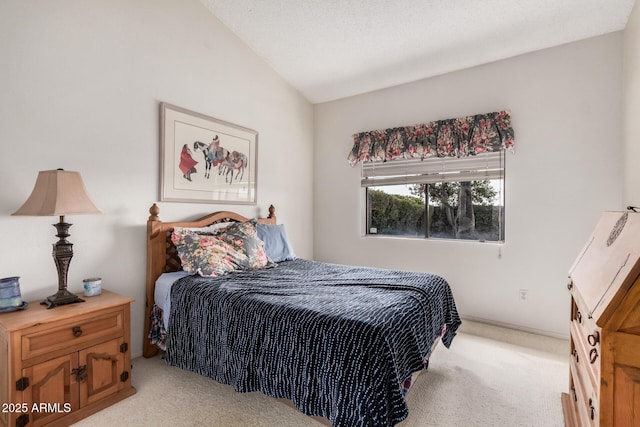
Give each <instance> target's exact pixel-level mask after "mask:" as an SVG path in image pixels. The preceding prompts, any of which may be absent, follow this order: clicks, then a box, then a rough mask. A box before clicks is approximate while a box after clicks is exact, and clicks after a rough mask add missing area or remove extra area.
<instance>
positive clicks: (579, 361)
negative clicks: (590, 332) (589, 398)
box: [571, 321, 600, 394]
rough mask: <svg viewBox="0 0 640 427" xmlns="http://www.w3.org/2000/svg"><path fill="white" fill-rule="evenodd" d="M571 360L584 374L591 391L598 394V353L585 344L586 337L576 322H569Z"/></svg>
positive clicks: (597, 350)
mask: <svg viewBox="0 0 640 427" xmlns="http://www.w3.org/2000/svg"><path fill="white" fill-rule="evenodd" d="M571 342H572V345H571V347H572V349H571V350H572V356H573V357H572V360H573V361H574V362H575V363H576V366H578V367H579V368H580V369H581V371H583V372H584V379H585V381H589V385H590V387H591V389H593V390H595V391H596V394H599V390H600V387H599V380H600V353H599V349H594V348H592V347H591V346H590V345H589V343H588V342H587V337H585V336H584V335H582V333H581V330H580V326H579V325H578V324H577V322H575V321H573V322H571Z"/></svg>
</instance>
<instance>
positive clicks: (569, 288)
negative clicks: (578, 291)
mask: <svg viewBox="0 0 640 427" xmlns="http://www.w3.org/2000/svg"><path fill="white" fill-rule="evenodd" d="M567 289H568V290H571V289H573V282H569V283H567Z"/></svg>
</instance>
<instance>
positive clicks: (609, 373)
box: [562, 211, 640, 427]
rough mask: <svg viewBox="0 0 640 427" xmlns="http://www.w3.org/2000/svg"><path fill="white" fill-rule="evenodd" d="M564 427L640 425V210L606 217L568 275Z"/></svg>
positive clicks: (604, 215) (615, 213)
mask: <svg viewBox="0 0 640 427" xmlns="http://www.w3.org/2000/svg"><path fill="white" fill-rule="evenodd" d="M568 288H569V291H570V293H571V350H570V351H571V356H570V364H569V365H570V378H569V392H568V393H563V394H562V407H563V411H564V418H565V424H566V425H567V426H576V427H587V426H616V427H633V426H636V427H640V213H634V212H631V211H630V212H605V213H604V214H603V215H602V217H601V218H600V221H599V222H598V225H597V226H596V228H595V230H594V231H593V234H592V235H591V236H590V237H589V239H588V240H587V243H586V244H585V246H584V248H583V250H582V252H581V253H580V254H579V255H578V258H577V259H576V261H575V262H574V264H573V266H572V267H571V270H570V273H569V284H568Z"/></svg>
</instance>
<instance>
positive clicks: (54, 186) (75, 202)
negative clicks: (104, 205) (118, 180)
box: [12, 169, 102, 216]
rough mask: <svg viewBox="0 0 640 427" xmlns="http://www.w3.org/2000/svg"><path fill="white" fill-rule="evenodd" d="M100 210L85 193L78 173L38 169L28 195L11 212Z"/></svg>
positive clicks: (35, 213) (45, 213)
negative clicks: (15, 209) (33, 184)
mask: <svg viewBox="0 0 640 427" xmlns="http://www.w3.org/2000/svg"><path fill="white" fill-rule="evenodd" d="M101 212H102V211H101V210H100V209H98V208H97V207H96V205H95V204H94V203H93V202H92V201H91V198H90V197H89V195H88V194H87V189H86V187H85V186H84V183H83V182H82V177H81V176H80V173H79V172H74V171H65V170H62V169H58V170H49V171H40V172H39V173H38V179H37V180H36V185H35V186H34V187H33V191H32V192H31V195H30V196H29V198H28V199H27V201H26V202H24V204H23V205H22V207H20V209H18V210H17V211H15V212H14V213H13V214H12V215H29V216H55V215H72V214H73V215H76V214H95V213H101Z"/></svg>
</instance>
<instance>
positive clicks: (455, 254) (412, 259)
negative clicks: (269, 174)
mask: <svg viewBox="0 0 640 427" xmlns="http://www.w3.org/2000/svg"><path fill="white" fill-rule="evenodd" d="M622 40H623V37H622V34H621V33H614V34H610V35H607V36H602V37H598V38H593V39H589V40H585V41H581V42H577V43H572V44H568V45H564V46H561V47H557V48H553V49H547V50H543V51H539V52H535V53H532V54H528V55H523V56H519V57H515V58H512V59H508V60H504V61H500V62H495V63H492V64H488V65H485V66H480V67H476V68H472V69H468V70H464V71H460V72H456V73H450V74H446V75H443V76H439V77H435V78H430V79H426V80H422V81H419V82H415V83H411V84H406V85H402V86H397V87H393V88H390V89H386V90H381V91H377V92H373V93H369V94H364V95H359V96H354V97H351V98H347V99H343V100H338V101H334V102H328V103H324V104H318V105H316V106H315V146H314V162H315V163H314V164H315V171H314V174H315V184H314V201H315V210H314V212H315V213H314V215H315V220H314V225H315V233H314V236H315V237H314V255H315V259H317V260H320V261H330V262H338V263H347V264H359V265H369V266H379V267H384V268H400V269H409V270H415V271H427V272H434V273H438V274H440V275H442V276H443V277H445V278H446V279H448V281H449V282H450V284H451V286H452V288H453V292H454V295H455V297H456V301H457V304H458V309H459V311H460V313H461V314H462V315H463V316H466V317H467V318H475V319H482V320H486V321H489V322H494V323H498V324H507V325H513V326H515V327H518V328H521V329H528V330H532V331H538V332H542V333H546V334H550V335H557V336H568V322H567V319H568V316H569V296H568V292H567V289H566V283H567V273H568V270H569V268H570V266H571V264H572V262H573V260H574V258H575V257H576V255H577V254H578V253H579V251H580V249H581V248H582V246H583V244H584V242H585V241H586V239H587V238H588V236H589V234H590V233H591V231H592V229H593V226H594V225H595V223H596V222H597V219H598V218H599V215H600V213H601V212H602V211H604V210H612V209H613V210H618V209H621V207H622V189H621V187H622V172H621V164H622V158H621V148H622V147H621V131H620V127H621V113H622V112H621V102H620V99H621V87H622V86H621V84H622V83H621V73H622V49H623V47H622ZM501 109H509V110H511V114H512V122H513V128H514V131H515V139H516V154H515V155H512V154H510V153H508V154H507V170H506V177H507V178H506V192H505V194H506V224H505V230H506V242H505V244H504V245H497V244H489V243H475V242H455V241H437V240H422V239H416V240H408V239H396V238H384V237H363V235H362V231H361V230H362V229H363V226H362V221H363V198H362V190H361V188H360V186H359V174H360V170H359V168H358V167H355V168H351V167H349V166H348V164H347V161H346V158H347V154H348V152H349V150H350V149H351V146H352V138H351V136H352V135H353V134H354V133H357V132H361V131H367V130H373V129H381V128H386V127H393V126H403V125H413V124H417V123H423V122H427V121H432V120H437V119H445V118H452V117H460V116H465V115H471V114H476V113H484V112H490V111H496V110H501ZM500 253H501V257H500V256H499V254H500ZM519 289H527V290H528V291H529V298H528V301H526V302H521V301H519V299H518V290H519Z"/></svg>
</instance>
